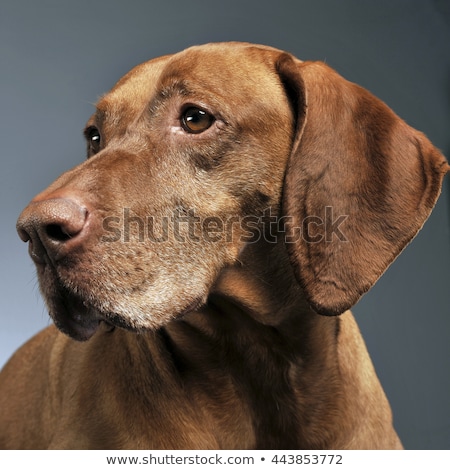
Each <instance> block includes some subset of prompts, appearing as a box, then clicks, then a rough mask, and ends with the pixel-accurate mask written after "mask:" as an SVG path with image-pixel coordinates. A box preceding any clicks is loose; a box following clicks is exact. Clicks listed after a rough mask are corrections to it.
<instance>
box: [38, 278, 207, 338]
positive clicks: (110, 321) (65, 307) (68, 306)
mask: <svg viewBox="0 0 450 470" xmlns="http://www.w3.org/2000/svg"><path fill="white" fill-rule="evenodd" d="M50 285H51V289H50V292H51V294H50V295H48V294H49V290H47V289H44V290H47V295H45V293H44V298H45V299H46V303H47V307H48V311H49V314H50V316H51V318H52V319H53V322H54V323H55V326H56V327H57V328H58V329H59V330H60V331H61V332H62V333H64V334H66V335H68V336H70V337H71V338H72V339H74V340H77V341H87V340H89V339H90V338H91V337H93V336H94V334H95V333H96V332H97V331H98V330H99V328H100V327H101V326H102V325H104V326H105V327H106V330H109V331H111V330H113V329H115V328H121V329H123V330H128V331H130V332H133V333H139V332H144V331H148V330H155V329H157V328H159V327H161V326H162V324H164V323H166V322H167V321H170V320H174V319H179V318H182V317H184V316H185V315H187V314H188V313H190V312H192V311H194V310H197V309H198V308H199V307H201V305H202V304H204V303H205V300H204V299H203V298H202V297H197V298H193V299H191V301H189V302H187V303H186V305H184V306H183V307H182V308H180V309H179V311H177V312H175V313H174V312H171V314H170V315H168V316H167V317H166V318H165V319H162V318H160V319H157V318H152V315H148V317H147V318H146V319H145V321H144V320H142V318H141V319H140V320H136V319H133V316H132V315H130V316H127V315H124V314H123V312H122V313H119V311H120V310H119V311H118V312H115V311H113V310H114V309H110V308H102V307H101V305H95V303H96V302H95V299H93V300H91V299H90V298H89V297H88V296H84V295H82V294H81V293H79V292H77V291H78V290H79V289H77V291H75V289H71V288H68V287H67V286H65V285H63V284H62V282H61V281H60V280H59V279H58V280H55V279H52V282H51V284H50Z"/></svg>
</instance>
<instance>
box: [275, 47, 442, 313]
mask: <svg viewBox="0 0 450 470" xmlns="http://www.w3.org/2000/svg"><path fill="white" fill-rule="evenodd" d="M277 71H278V74H279V76H280V78H281V80H282V82H283V85H284V87H285V89H286V92H287V94H288V96H289V98H290V101H291V103H292V106H293V110H294V114H295V116H296V131H295V140H294V142H293V148H292V153H291V155H290V157H289V161H288V165H287V170H286V177H285V186H284V196H283V215H284V221H285V229H286V240H287V247H288V252H289V255H290V259H291V263H292V265H293V267H294V270H295V273H296V277H297V279H298V280H299V282H300V284H301V285H302V287H303V289H304V291H305V294H306V296H307V298H308V300H309V302H310V303H311V305H312V307H313V308H314V309H315V310H317V311H318V312H319V313H322V314H326V315H336V314H340V313H342V312H344V311H345V310H347V309H348V308H350V307H351V306H352V305H354V304H355V303H356V302H357V300H358V299H359V297H360V296H361V295H362V294H364V293H365V292H366V291H367V290H368V289H370V287H371V286H372V285H373V284H374V283H375V282H376V281H377V279H378V278H379V277H380V276H381V274H383V272H384V271H385V270H386V268H387V267H388V266H389V265H390V264H391V263H392V261H393V260H394V259H395V257H396V256H397V255H398V254H399V253H400V252H401V251H402V249H403V248H404V247H405V246H406V245H407V244H408V242H409V241H410V240H411V239H412V238H413V237H414V236H415V235H416V233H417V232H418V231H419V230H420V228H421V227H422V225H423V223H424V222H425V220H426V219H427V217H428V216H429V214H430V212H431V209H432V208H433V206H434V204H435V202H436V199H437V198H438V196H439V193H440V190H441V184H442V179H443V176H444V174H445V173H446V171H447V170H448V169H449V166H448V165H447V162H446V161H445V158H444V157H443V156H442V155H441V154H440V153H439V151H438V150H436V149H435V148H434V147H433V146H432V144H431V143H430V142H429V141H428V139H427V138H426V137H425V136H424V135H423V134H422V133H420V132H418V131H416V130H414V129H412V128H411V127H409V126H408V125H407V124H406V123H405V122H404V121H402V120H401V119H400V118H399V117H398V116H397V115H396V114H394V112H393V111H392V110H391V109H389V108H388V107H387V106H386V105H385V104H384V103H382V102H381V101H380V100H378V99H377V98H375V97H374V96H373V95H371V94H370V93H369V92H368V91H366V90H365V89H363V88H361V87H359V86H357V85H355V84H353V83H350V82H348V81H346V80H344V79H343V78H342V77H341V76H340V75H338V74H337V73H336V72H334V71H333V70H332V69H331V68H329V67H328V66H326V65H325V64H323V63H320V62H300V61H299V60H297V59H295V58H293V57H292V56H290V55H289V54H285V55H283V56H281V57H280V58H279V60H278V62H277Z"/></svg>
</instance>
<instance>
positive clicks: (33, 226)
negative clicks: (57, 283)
mask: <svg viewBox="0 0 450 470" xmlns="http://www.w3.org/2000/svg"><path fill="white" fill-rule="evenodd" d="M87 217H88V211H87V208H86V207H84V206H83V205H81V204H80V203H79V202H77V201H75V200H74V199H71V198H67V197H55V198H49V199H43V200H34V201H32V202H31V203H30V204H29V205H28V206H27V207H26V208H25V209H24V210H23V212H22V213H21V214H20V216H19V219H18V220H17V231H18V233H19V236H20V238H21V239H22V240H23V241H24V242H29V252H30V256H31V257H32V259H33V260H34V261H35V262H36V263H38V264H44V263H46V262H48V261H50V262H51V263H55V262H57V261H59V260H60V259H61V258H63V257H65V256H66V255H67V254H68V253H70V251H71V250H73V249H74V248H75V247H77V246H79V245H80V244H81V241H82V239H84V238H85V237H84V236H83V235H84V234H85V232H86V225H87Z"/></svg>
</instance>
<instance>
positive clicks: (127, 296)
mask: <svg viewBox="0 0 450 470" xmlns="http://www.w3.org/2000/svg"><path fill="white" fill-rule="evenodd" d="M84 133H85V136H86V140H87V147H88V158H87V160H86V161H84V162H83V163H81V164H80V165H79V166H77V167H75V168H74V169H72V170H70V171H68V172H66V173H65V174H63V175H62V176H60V177H59V178H58V179H57V180H56V181H55V182H54V183H52V184H51V185H50V186H49V187H48V188H47V189H46V190H44V191H43V192H42V193H40V194H39V195H38V196H36V197H35V198H34V199H33V200H32V201H31V203H30V204H29V205H28V206H27V207H26V208H25V209H24V211H23V212H22V214H21V215H20V217H19V219H18V222H17V229H18V233H19V235H20V237H21V239H22V240H23V241H25V242H28V245H29V252H30V255H31V257H32V259H33V260H34V262H35V264H36V269H37V274H38V278H39V284H40V289H41V292H42V294H43V297H44V299H45V301H46V304H47V306H48V310H49V313H50V316H51V318H52V319H53V322H54V325H52V326H49V327H48V328H47V329H45V330H44V331H42V332H40V333H39V334H37V335H36V336H35V337H34V338H32V339H31V340H30V341H29V342H28V343H26V344H25V345H24V346H22V347H21V348H20V349H19V350H18V351H17V352H16V353H15V354H14V355H13V357H12V358H11V359H10V361H9V362H8V363H7V364H6V366H5V367H4V369H3V371H2V373H1V375H0V407H1V410H2V411H1V417H0V423H1V424H0V447H1V448H8V449H10V448H12V449H149V448H152V449H399V448H401V447H402V444H401V442H400V439H399V437H398V436H397V434H396V431H395V430H394V427H393V424H392V413H391V409H390V406H389V403H388V401H387V399H386V397H385V394H384V392H383V389H382V387H381V385H380V383H379V380H378V378H377V376H376V373H375V371H374V368H373V365H372V363H371V360H370V358H369V355H368V353H367V350H366V347H365V344H364V341H363V339H362V337H361V334H360V332H359V330H358V327H357V325H356V323H355V320H354V319H353V317H352V314H351V312H350V311H349V308H351V307H352V306H353V305H354V304H355V303H356V302H357V301H358V299H359V298H360V297H361V296H362V295H363V294H364V293H365V292H366V291H368V290H369V289H370V287H371V286H372V285H373V284H374V283H375V282H376V281H377V279H378V278H379V277H380V276H381V275H382V273H383V272H384V271H385V270H386V268H387V267H388V266H389V265H390V264H391V263H392V261H393V260H394V259H395V258H396V256H397V255H398V254H399V253H400V252H401V251H402V249H403V248H404V247H405V245H407V244H408V243H409V242H410V241H411V239H412V238H413V237H414V236H415V235H416V233H417V232H418V230H419V229H420V228H421V226H422V225H423V223H424V222H425V220H426V219H427V217H428V216H429V214H430V212H431V210H432V208H433V206H434V204H435V202H436V200H437V198H438V195H439V193H440V190H441V185H442V180H443V177H444V175H445V173H446V172H447V171H448V170H449V165H448V164H447V162H446V160H445V158H444V157H443V156H442V155H441V153H440V152H439V151H438V150H437V149H436V148H434V147H433V145H432V144H431V143H430V142H429V141H428V140H427V138H426V137H425V136H424V135H423V134H422V133H420V132H418V131H416V130H414V129H412V128H411V127H409V126H408V125H407V124H406V123H405V122H404V121H402V120H401V119H400V118H399V117H398V116H397V115H396V114H394V112H393V111H392V110H390V109H389V108H388V107H387V106H386V105H385V104H384V103H382V102H381V101H380V100H378V99H377V98H375V97H374V96H373V95H372V94H370V93H369V92H368V91H366V90H365V89H363V88H361V87H359V86H357V85H355V84H353V83H350V82H348V81H346V80H345V79H344V78H342V77H341V76H340V75H338V74H337V73H336V72H335V71H333V70H332V69H331V68H330V67H328V66H327V65H326V64H324V63H321V62H308V61H305V62H303V61H300V60H298V59H297V58H295V57H294V56H292V55H291V54H289V53H287V52H283V51H280V50H277V49H274V48H271V47H266V46H260V45H252V44H247V43H215V44H208V45H203V46H195V47H192V48H189V49H187V50H185V51H183V52H180V53H177V54H174V55H168V56H164V57H161V58H157V59H154V60H151V61H149V62H147V63H144V64H142V65H139V66H137V67H136V68H134V69H133V70H131V71H130V72H129V73H128V74H126V75H125V76H124V77H123V78H122V79H121V80H120V81H119V82H118V83H117V84H116V85H115V86H114V88H113V89H112V90H111V91H110V92H109V93H107V94H106V95H105V96H103V97H102V98H101V99H100V100H99V102H98V105H97V108H96V111H95V113H94V115H93V116H92V117H91V118H90V120H89V121H88V123H87V126H86V128H85V132H84Z"/></svg>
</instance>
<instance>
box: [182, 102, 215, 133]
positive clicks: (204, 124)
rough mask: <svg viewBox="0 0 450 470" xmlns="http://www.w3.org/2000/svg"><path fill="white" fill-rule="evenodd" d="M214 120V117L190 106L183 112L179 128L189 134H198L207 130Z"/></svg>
mask: <svg viewBox="0 0 450 470" xmlns="http://www.w3.org/2000/svg"><path fill="white" fill-rule="evenodd" d="M214 120H215V119H214V116H212V115H211V114H209V113H208V112H206V111H204V110H203V109H200V108H196V107H194V106H191V107H189V108H187V109H186V110H185V111H184V112H183V114H182V116H181V126H182V127H183V129H184V130H185V131H186V132H189V133H190V134H200V133H201V132H204V131H206V130H207V129H209V128H210V127H211V126H212V124H213V122H214Z"/></svg>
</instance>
